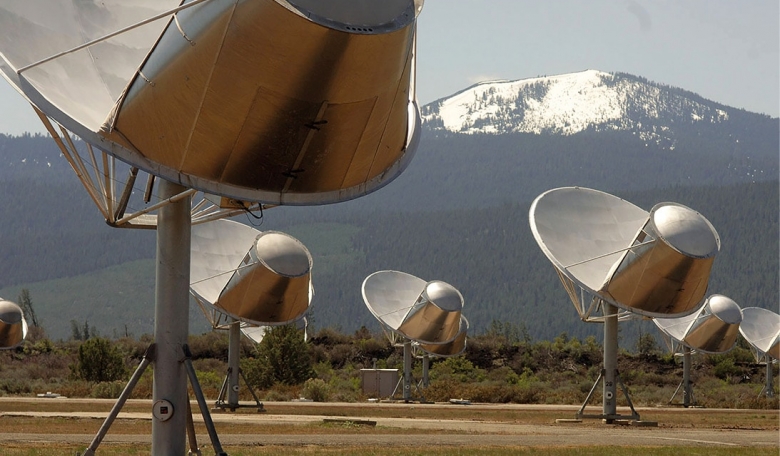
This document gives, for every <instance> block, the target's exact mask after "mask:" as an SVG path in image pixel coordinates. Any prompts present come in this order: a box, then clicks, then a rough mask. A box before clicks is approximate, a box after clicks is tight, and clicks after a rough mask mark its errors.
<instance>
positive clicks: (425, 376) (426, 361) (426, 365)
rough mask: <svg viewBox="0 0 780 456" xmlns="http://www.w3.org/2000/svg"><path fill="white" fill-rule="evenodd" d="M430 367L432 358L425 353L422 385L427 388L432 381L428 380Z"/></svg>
mask: <svg viewBox="0 0 780 456" xmlns="http://www.w3.org/2000/svg"><path fill="white" fill-rule="evenodd" d="M430 365H431V358H430V357H429V356H428V353H424V354H423V358H422V384H423V386H424V387H425V388H427V387H428V386H429V385H430V381H429V379H428V368H429V367H430Z"/></svg>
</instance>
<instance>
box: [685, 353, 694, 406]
mask: <svg viewBox="0 0 780 456" xmlns="http://www.w3.org/2000/svg"><path fill="white" fill-rule="evenodd" d="M692 397H693V390H692V388H691V349H690V348H688V347H687V346H685V345H683V407H686V408H687V407H690V406H691V402H692V401H691V399H692Z"/></svg>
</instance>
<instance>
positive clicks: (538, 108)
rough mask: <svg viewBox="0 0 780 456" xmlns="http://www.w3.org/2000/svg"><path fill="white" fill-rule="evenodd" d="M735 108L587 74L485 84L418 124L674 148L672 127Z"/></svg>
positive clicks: (716, 119) (716, 118)
mask: <svg viewBox="0 0 780 456" xmlns="http://www.w3.org/2000/svg"><path fill="white" fill-rule="evenodd" d="M733 110H734V108H728V107H726V106H723V105H720V104H717V103H714V102H710V101H707V100H705V99H703V98H701V97H699V96H698V95H695V94H693V93H690V92H686V91H684V90H681V89H675V88H672V87H668V86H664V85H661V84H656V83H652V82H648V81H647V80H645V79H643V78H640V77H636V76H631V75H628V74H623V73H614V74H613V73H605V72H602V71H596V70H587V71H582V72H579V73H571V74H563V75H558V76H549V77H538V78H532V79H522V80H518V81H490V82H482V83H479V84H476V85H474V86H472V87H469V88H467V89H465V90H463V91H461V92H459V93H457V94H455V95H452V96H451V97H448V98H443V99H441V100H438V101H436V102H433V103H430V104H428V105H426V106H424V107H423V108H422V118H423V124H424V125H425V126H426V127H427V128H429V129H431V130H440V131H442V130H443V131H449V132H454V133H465V134H475V133H487V134H503V133H520V132H522V133H537V134H541V133H549V134H559V135H571V134H574V133H578V132H581V131H585V130H591V131H615V130H619V131H632V132H634V133H635V134H637V135H640V137H641V139H643V140H645V141H655V142H656V143H658V144H659V145H662V143H664V142H667V141H671V142H672V143H671V144H665V145H666V146H670V147H673V136H674V135H673V132H670V130H671V129H673V127H674V126H675V124H681V123H682V124H692V123H700V122H707V123H720V122H724V121H727V120H728V119H729V111H733Z"/></svg>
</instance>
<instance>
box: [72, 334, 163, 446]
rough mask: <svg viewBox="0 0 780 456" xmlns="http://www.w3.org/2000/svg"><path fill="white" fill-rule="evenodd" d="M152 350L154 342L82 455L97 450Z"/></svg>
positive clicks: (142, 371)
mask: <svg viewBox="0 0 780 456" xmlns="http://www.w3.org/2000/svg"><path fill="white" fill-rule="evenodd" d="M154 350H155V345H154V344H152V345H150V346H149V347H147V348H146V352H145V353H144V357H143V359H141V364H139V365H138V367H137V368H136V369H135V372H133V375H132V376H131V377H130V381H128V382H127V385H125V389H123V390H122V394H120V395H119V399H117V400H116V403H115V404H114V407H113V408H112V409H111V412H109V414H108V416H107V417H106V420H105V421H103V425H102V426H100V429H99V430H98V433H97V434H96V435H95V438H94V439H92V443H90V444H89V447H88V448H87V450H86V451H84V456H94V455H95V451H97V448H98V446H99V445H100V442H102V441H103V437H105V436H106V433H108V429H109V428H110V427H111V424H112V423H113V422H114V420H115V419H116V417H117V415H119V411H120V410H122V407H123V406H124V405H125V402H127V398H129V397H130V394H132V392H133V389H134V388H135V385H136V384H137V383H138V380H140V379H141V375H143V373H144V371H145V370H146V368H147V366H149V363H151V362H152V360H153V359H154Z"/></svg>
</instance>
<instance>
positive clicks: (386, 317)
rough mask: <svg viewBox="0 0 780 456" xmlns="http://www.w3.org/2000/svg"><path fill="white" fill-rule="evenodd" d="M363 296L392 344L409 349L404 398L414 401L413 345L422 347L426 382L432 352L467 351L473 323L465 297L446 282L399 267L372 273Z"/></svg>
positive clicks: (364, 285) (405, 349)
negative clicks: (468, 317) (428, 279)
mask: <svg viewBox="0 0 780 456" xmlns="http://www.w3.org/2000/svg"><path fill="white" fill-rule="evenodd" d="M362 294H363V302H365V303H366V306H367V307H368V310H369V311H370V312H371V314H373V315H374V317H375V318H376V319H377V320H379V323H380V324H381V325H382V330H383V331H384V332H385V335H387V337H388V339H389V340H390V342H391V343H392V344H394V345H396V346H398V345H402V346H403V348H404V376H403V378H402V379H401V380H400V381H399V385H400V382H401V381H402V382H403V398H404V401H406V402H409V401H410V400H411V398H412V395H411V394H412V391H411V390H412V350H413V349H418V350H422V351H423V383H427V366H428V364H427V361H428V357H427V356H426V355H427V354H431V355H435V356H444V357H446V356H455V355H457V354H460V353H461V352H462V351H463V350H465V348H466V332H467V330H468V321H467V320H466V318H465V317H463V316H462V315H461V312H462V310H463V295H461V294H460V292H459V291H458V290H457V289H456V288H455V287H453V286H452V285H450V284H448V283H446V282H442V281H439V280H434V281H431V282H426V281H425V280H422V279H420V278H418V277H415V276H413V275H411V274H407V273H405V272H399V271H378V272H375V273H373V274H371V275H369V276H368V277H366V279H365V280H364V281H363V286H362ZM397 389H398V387H396V390H397ZM393 395H395V392H393Z"/></svg>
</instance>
